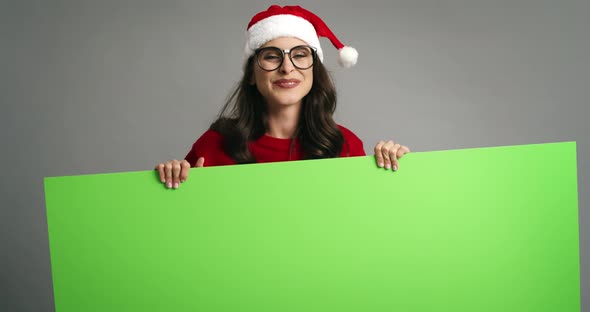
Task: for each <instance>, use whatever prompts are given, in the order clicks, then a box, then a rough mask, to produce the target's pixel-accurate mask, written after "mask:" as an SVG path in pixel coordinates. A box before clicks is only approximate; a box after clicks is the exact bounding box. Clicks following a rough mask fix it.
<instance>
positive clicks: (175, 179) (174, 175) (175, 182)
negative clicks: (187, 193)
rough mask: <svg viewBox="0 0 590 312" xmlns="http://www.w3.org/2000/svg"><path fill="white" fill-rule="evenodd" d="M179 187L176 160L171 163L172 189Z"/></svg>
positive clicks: (178, 167) (177, 162) (178, 166)
mask: <svg viewBox="0 0 590 312" xmlns="http://www.w3.org/2000/svg"><path fill="white" fill-rule="evenodd" d="M179 186H180V162H179V161H178V160H176V159H175V160H173V161H172V187H174V188H175V189H177V188H178V187H179Z"/></svg>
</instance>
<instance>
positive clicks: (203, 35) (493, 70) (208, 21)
mask: <svg viewBox="0 0 590 312" xmlns="http://www.w3.org/2000/svg"><path fill="white" fill-rule="evenodd" d="M279 3H280V4H287V3H283V2H282V1H281V2H279ZM269 4H270V2H268V1H253V0H248V1H244V0H242V1H231V2H230V1H227V0H214V1H213V0H207V1H204V0H199V1H196V0H193V1H190V0H184V1H182V0H172V1H139V0H138V1H132V0H123V1H114V0H109V1H78V0H64V1H58V0H53V1H51V0H50V1H33V0H21V1H17V0H14V1H6V0H3V1H1V4H0V40H1V41H0V79H1V81H0V88H1V92H0V101H1V105H2V106H1V108H2V110H1V114H0V133H1V136H0V138H1V142H0V143H1V145H0V146H1V149H2V152H1V157H2V158H1V162H0V163H1V164H2V167H3V168H2V170H1V171H2V179H1V182H0V183H2V187H1V191H2V204H1V205H2V206H1V208H0V311H52V310H53V295H52V284H51V273H50V262H49V249H48V240H47V225H46V218H45V206H44V194H43V177H46V176H63V175H77V174H90V173H102V172H120V171H136V170H149V169H152V168H153V167H154V165H155V164H156V163H157V162H158V161H161V160H166V159H171V158H182V157H184V155H185V153H186V152H187V151H188V149H189V148H190V146H191V144H192V143H193V142H194V140H195V139H196V138H197V137H198V136H199V135H200V134H201V133H202V132H203V131H204V130H206V129H207V127H208V126H209V124H210V123H211V121H213V119H214V118H215V115H216V114H217V113H218V111H219V109H220V107H221V105H222V103H223V102H224V100H225V98H226V97H227V95H228V92H229V90H230V89H231V88H232V87H233V86H234V84H235V83H236V82H237V80H238V78H239V77H240V74H241V69H240V65H241V62H242V49H243V42H244V41H243V34H244V31H245V27H246V24H247V23H248V21H249V19H250V18H251V16H252V15H253V14H255V13H256V12H258V11H261V10H263V9H265V8H266V7H267V6H268V5H269ZM300 4H301V5H302V6H304V7H306V8H308V9H310V10H312V11H314V12H316V13H317V14H318V15H320V16H321V17H322V18H323V19H324V20H325V21H326V22H327V23H328V25H329V26H330V27H331V28H332V30H333V31H334V32H335V33H336V34H337V35H338V36H339V37H340V39H341V40H342V41H343V42H344V43H346V44H348V45H352V46H354V47H356V48H357V49H358V50H359V52H360V58H359V62H358V64H357V66H356V67H355V68H352V69H349V70H342V69H339V68H338V66H337V65H336V62H335V58H336V51H335V50H334V49H333V47H332V46H331V45H330V43H329V42H328V41H327V40H322V45H323V48H324V51H325V58H326V64H327V66H328V68H329V69H330V70H331V72H332V75H333V77H334V79H335V81H336V85H337V88H338V91H339V103H338V104H339V107H338V110H337V114H336V117H337V120H338V122H339V123H341V124H343V125H345V126H347V127H349V128H350V129H352V130H353V131H355V132H356V133H357V134H358V135H359V136H360V137H361V138H362V139H363V140H364V142H365V149H366V151H367V153H372V147H373V145H374V144H375V143H376V142H377V141H378V140H380V139H385V138H388V139H389V138H392V139H394V140H397V141H399V142H401V143H403V144H406V145H409V146H410V147H411V148H412V150H413V151H432V150H444V149H460V148H472V147H484V146H503V145H516V144H529V143H543V142H555V141H577V142H578V166H579V170H578V173H579V194H580V196H579V199H580V220H581V221H580V239H581V271H582V272H581V273H582V285H581V287H582V296H583V300H582V304H583V311H590V296H589V293H590V270H589V268H590V197H589V195H588V192H587V190H588V187H589V185H590V181H589V179H590V169H589V168H588V165H589V163H588V157H589V156H590V138H589V136H588V134H590V125H589V122H588V118H589V117H590V106H589V100H588V99H590V31H589V30H590V22H589V21H590V1H586V0H580V1H575V0H562V1H541V0H539V1H536V0H512V1H503V0H500V1H494V0H470V1H466V0H464V1H461V0H388V1H385V0H382V1H379V0H365V1H358V0H357V1H337V0H329V1H317V0H316V1H301V2H300ZM503 161H504V160H502V159H498V162H497V169H498V170H502V168H503ZM444 165H445V164H440V166H444ZM558 165H559V164H556V163H554V162H553V161H552V155H547V169H548V170H553V168H557V167H558ZM400 170H403V166H402V168H400ZM391 196H395V194H391Z"/></svg>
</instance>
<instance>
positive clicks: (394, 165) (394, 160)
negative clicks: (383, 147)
mask: <svg viewBox="0 0 590 312" xmlns="http://www.w3.org/2000/svg"><path fill="white" fill-rule="evenodd" d="M400 148H401V145H399V144H395V145H393V147H392V148H391V149H390V150H389V157H390V158H391V167H392V168H393V171H397V169H398V167H399V162H398V161H397V151H398V150H399V149H400Z"/></svg>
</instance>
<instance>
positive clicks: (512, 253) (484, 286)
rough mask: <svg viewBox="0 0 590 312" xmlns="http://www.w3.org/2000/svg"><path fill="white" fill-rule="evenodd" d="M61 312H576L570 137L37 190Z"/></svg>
mask: <svg viewBox="0 0 590 312" xmlns="http://www.w3.org/2000/svg"><path fill="white" fill-rule="evenodd" d="M45 197H46V208H47V221H48V227H49V243H50V252H51V268H52V275H53V287H54V297H55V305H56V311H57V312H69V311H76V312H77V311H110V312H112V311H207V312H213V311H256V312H262V311H272V312H277V311H298V312H301V311H322V312H326V311H338V312H342V311H453V312H458V311H469V312H472V311H493V312H498V311H504V312H506V311H518V312H522V311H534V312H540V311H551V312H555V311H560V312H570V311H571V312H574V311H575V312H579V311H580V267H579V238H578V196H577V176H576V144H575V142H566V143H549V144H534V145H522V146H509V147H494V148H477V149H465V150H451V151H436V152H420V153H411V154H408V155H406V156H404V157H403V158H402V159H401V160H400V168H399V170H398V171H397V172H392V171H386V170H385V169H380V168H377V166H376V165H375V161H374V159H373V157H372V156H367V157H354V158H338V159H327V160H310V161H294V162H281V163H270V164H253V165H238V166H225V167H210V168H194V169H191V172H190V177H189V179H188V181H187V182H186V183H183V184H182V185H181V187H180V188H179V189H177V190H169V189H166V188H165V187H164V186H163V184H162V183H160V182H159V180H158V178H157V176H156V173H155V171H143V172H128V173H115V174H97V175H85V176H71V177H52V178H46V179H45Z"/></svg>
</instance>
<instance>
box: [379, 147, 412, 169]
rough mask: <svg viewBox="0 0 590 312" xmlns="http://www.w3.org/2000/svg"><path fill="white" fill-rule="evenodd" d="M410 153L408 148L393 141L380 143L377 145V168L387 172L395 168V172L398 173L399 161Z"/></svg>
mask: <svg viewBox="0 0 590 312" xmlns="http://www.w3.org/2000/svg"><path fill="white" fill-rule="evenodd" d="M409 152H410V149H409V148H408V147H407V146H404V145H400V144H398V143H395V142H393V141H387V142H385V141H379V143H377V145H375V160H376V161H377V166H379V167H381V168H385V169H387V170H389V169H392V168H393V171H397V169H398V168H399V162H398V159H400V158H402V156H404V154H407V153H409Z"/></svg>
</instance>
